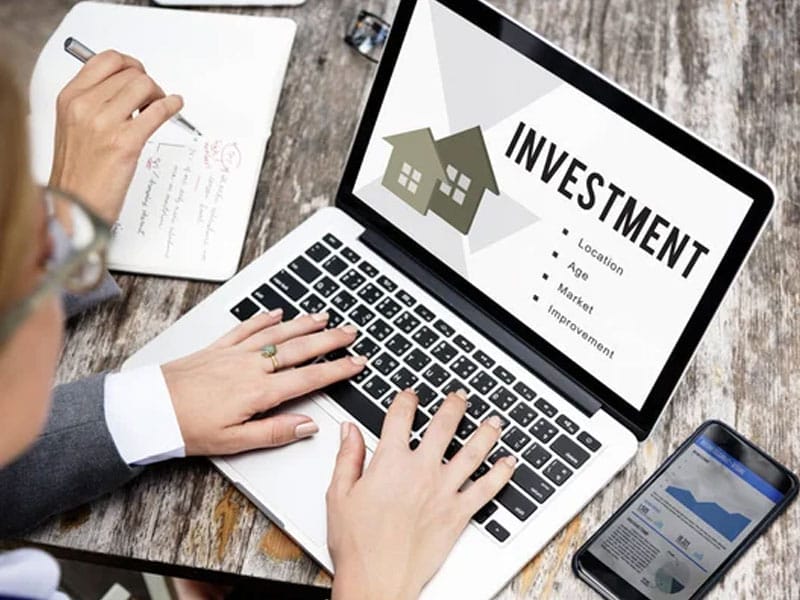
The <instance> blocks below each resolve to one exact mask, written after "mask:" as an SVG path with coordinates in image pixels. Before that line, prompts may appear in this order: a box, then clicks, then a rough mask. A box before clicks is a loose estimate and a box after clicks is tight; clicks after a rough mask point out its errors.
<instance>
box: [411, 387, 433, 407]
mask: <svg viewBox="0 0 800 600" xmlns="http://www.w3.org/2000/svg"><path fill="white" fill-rule="evenodd" d="M415 391H416V392H417V398H419V405H420V406H423V407H424V406H428V405H429V404H430V403H431V402H433V401H434V400H436V392H435V391H433V390H432V389H431V388H430V387H429V386H428V384H427V383H420V384H419V385H418V386H417V389H416V390H415Z"/></svg>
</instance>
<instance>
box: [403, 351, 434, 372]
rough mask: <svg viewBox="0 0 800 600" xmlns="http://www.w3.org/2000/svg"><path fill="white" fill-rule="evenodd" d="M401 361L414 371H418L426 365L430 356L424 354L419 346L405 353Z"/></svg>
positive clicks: (429, 360)
mask: <svg viewBox="0 0 800 600" xmlns="http://www.w3.org/2000/svg"><path fill="white" fill-rule="evenodd" d="M403 362H404V363H406V364H407V365H408V366H409V367H411V368H412V369H414V370H415V371H417V372H419V371H422V369H424V368H425V367H427V366H428V363H429V362H431V357H430V356H428V355H426V354H425V353H424V352H423V351H422V350H420V349H419V348H414V349H413V350H412V351H411V352H409V353H408V354H407V355H406V357H405V359H403Z"/></svg>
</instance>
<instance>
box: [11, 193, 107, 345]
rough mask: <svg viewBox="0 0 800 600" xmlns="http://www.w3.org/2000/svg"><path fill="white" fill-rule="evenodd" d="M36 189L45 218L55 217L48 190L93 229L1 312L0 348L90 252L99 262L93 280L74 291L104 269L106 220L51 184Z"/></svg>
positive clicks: (86, 259) (96, 282) (98, 278)
mask: <svg viewBox="0 0 800 600" xmlns="http://www.w3.org/2000/svg"><path fill="white" fill-rule="evenodd" d="M39 189H40V191H41V193H42V201H43V203H44V205H45V210H46V211H47V218H48V220H49V219H56V216H55V208H54V206H53V203H52V199H51V198H50V197H49V194H52V195H55V196H58V197H60V198H62V199H66V200H68V201H69V202H71V203H72V204H74V205H77V206H78V207H80V209H81V210H82V211H83V212H84V213H85V214H86V216H87V217H88V218H89V222H90V223H91V225H92V229H93V232H94V238H93V239H92V241H91V242H90V243H89V244H87V245H86V247H85V248H83V249H81V250H78V251H74V250H73V251H72V252H71V253H70V254H69V255H68V256H67V257H66V259H65V260H64V262H63V263H62V264H61V265H59V266H58V268H57V269H55V270H54V271H51V272H49V273H47V275H46V277H45V278H44V280H43V281H41V282H40V283H39V284H38V285H37V286H36V288H35V289H34V290H33V291H31V292H29V293H28V294H27V295H26V296H25V297H23V298H22V299H21V300H19V301H18V302H17V303H16V304H14V306H13V307H12V308H11V309H10V310H8V311H7V312H6V313H5V314H3V315H0V348H2V346H3V344H4V343H5V342H6V341H8V339H9V338H10V337H11V336H12V334H13V333H14V332H15V331H16V330H17V328H18V327H19V326H20V325H21V324H22V323H24V322H25V320H26V319H27V318H28V317H29V316H30V315H31V314H32V313H33V312H34V311H35V310H36V309H37V308H38V307H39V305H40V304H41V303H42V302H43V301H44V300H45V299H46V298H47V297H48V296H49V295H50V294H53V293H56V292H58V291H60V290H62V289H64V284H65V283H66V281H67V279H68V278H69V277H70V275H71V274H72V273H74V272H75V270H76V269H78V268H79V267H81V266H82V265H83V264H84V263H86V262H87V261H88V259H89V258H90V257H91V256H92V255H93V254H95V253H99V254H100V261H101V264H100V268H99V269H98V270H97V273H98V277H97V281H95V282H93V283H92V284H87V286H86V288H85V289H83V290H76V291H84V292H88V291H91V290H92V289H94V288H96V287H97V286H99V285H100V284H101V283H102V281H103V277H104V274H105V273H106V265H107V256H106V248H108V244H109V242H110V241H111V227H110V226H109V224H108V223H107V222H106V221H105V220H103V218H102V217H100V216H99V215H97V214H96V213H95V212H94V211H93V210H92V209H90V208H89V207H88V206H86V203H85V202H84V201H83V200H81V199H80V198H78V197H77V196H75V195H74V194H71V193H70V192H66V191H64V190H60V189H58V188H56V187H51V186H39ZM48 200H49V201H48Z"/></svg>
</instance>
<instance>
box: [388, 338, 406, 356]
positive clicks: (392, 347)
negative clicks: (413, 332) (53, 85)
mask: <svg viewBox="0 0 800 600" xmlns="http://www.w3.org/2000/svg"><path fill="white" fill-rule="evenodd" d="M386 347H387V348H388V349H389V351H390V352H391V353H392V354H394V355H395V356H402V355H403V354H405V352H406V350H408V349H409V348H411V342H409V341H408V340H407V339H406V338H404V337H403V336H402V335H400V334H399V333H395V334H394V335H393V336H392V337H391V338H390V339H389V341H388V342H386Z"/></svg>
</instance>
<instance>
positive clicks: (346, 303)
mask: <svg viewBox="0 0 800 600" xmlns="http://www.w3.org/2000/svg"><path fill="white" fill-rule="evenodd" d="M331 303H333V305H334V306H335V307H336V308H338V309H339V310H340V311H342V312H347V311H348V310H350V309H351V308H353V307H354V306H355V305H356V304H357V303H358V300H356V299H355V298H354V297H353V296H351V295H350V294H349V293H348V292H346V291H344V290H342V291H341V292H339V293H338V294H336V295H335V296H334V297H333V300H331Z"/></svg>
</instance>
